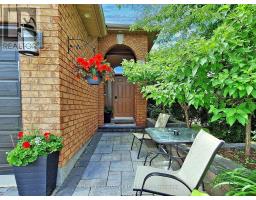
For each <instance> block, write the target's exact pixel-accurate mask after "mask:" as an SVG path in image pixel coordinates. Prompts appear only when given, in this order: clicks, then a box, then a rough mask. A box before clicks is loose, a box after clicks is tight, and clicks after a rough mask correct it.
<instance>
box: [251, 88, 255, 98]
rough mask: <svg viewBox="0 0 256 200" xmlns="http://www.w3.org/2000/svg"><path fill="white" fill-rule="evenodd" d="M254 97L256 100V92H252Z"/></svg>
mask: <svg viewBox="0 0 256 200" xmlns="http://www.w3.org/2000/svg"><path fill="white" fill-rule="evenodd" d="M252 96H253V97H254V98H256V90H253V91H252Z"/></svg>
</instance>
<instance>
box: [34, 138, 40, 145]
mask: <svg viewBox="0 0 256 200" xmlns="http://www.w3.org/2000/svg"><path fill="white" fill-rule="evenodd" d="M35 143H36V144H37V145H38V144H40V143H41V138H40V137H36V138H35Z"/></svg>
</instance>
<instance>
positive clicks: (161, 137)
mask: <svg viewBox="0 0 256 200" xmlns="http://www.w3.org/2000/svg"><path fill="white" fill-rule="evenodd" d="M145 130H146V132H147V133H148V134H149V135H150V137H151V138H152V140H154V141H155V142H157V143H159V144H177V143H193V141H194V139H195V137H196V134H197V132H196V131H194V130H193V129H191V128H146V129H145Z"/></svg>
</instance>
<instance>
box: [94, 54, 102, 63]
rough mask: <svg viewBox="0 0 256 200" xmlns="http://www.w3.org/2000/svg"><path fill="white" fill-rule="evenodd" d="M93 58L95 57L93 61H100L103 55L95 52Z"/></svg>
mask: <svg viewBox="0 0 256 200" xmlns="http://www.w3.org/2000/svg"><path fill="white" fill-rule="evenodd" d="M94 59H95V61H97V62H102V61H103V56H102V54H100V53H98V54H96V55H95V56H94Z"/></svg>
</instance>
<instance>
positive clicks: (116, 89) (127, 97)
mask: <svg viewBox="0 0 256 200" xmlns="http://www.w3.org/2000/svg"><path fill="white" fill-rule="evenodd" d="M113 108H114V117H133V115H134V85H133V84H130V83H128V81H127V79H126V78H125V77H124V76H116V77H115V81H114V83H113Z"/></svg>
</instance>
